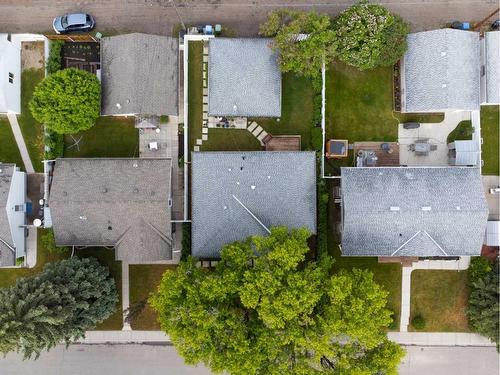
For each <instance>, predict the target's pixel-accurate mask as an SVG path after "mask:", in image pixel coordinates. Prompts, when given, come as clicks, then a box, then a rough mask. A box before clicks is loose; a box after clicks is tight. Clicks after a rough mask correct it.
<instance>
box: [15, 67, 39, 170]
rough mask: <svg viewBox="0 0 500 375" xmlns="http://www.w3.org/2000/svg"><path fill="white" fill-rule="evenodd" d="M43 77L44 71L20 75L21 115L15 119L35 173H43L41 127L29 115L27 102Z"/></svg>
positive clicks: (23, 72) (24, 72)
mask: <svg viewBox="0 0 500 375" xmlns="http://www.w3.org/2000/svg"><path fill="white" fill-rule="evenodd" d="M44 77H45V71H44V69H43V68H42V69H33V68H32V69H27V70H23V71H22V73H21V114H20V115H19V116H18V117H17V119H18V122H19V126H20V127H21V132H22V133H23V138H24V142H26V147H27V148H28V153H29V155H30V158H31V162H32V163H33V167H34V168H35V171H36V172H43V164H42V160H43V153H44V139H43V126H42V125H40V124H39V123H38V122H37V121H36V120H35V119H34V118H33V116H32V115H31V111H30V109H29V106H28V104H29V102H30V100H31V97H32V96H33V91H34V90H35V86H36V85H37V84H38V83H39V82H40V81H42V80H43V78H44Z"/></svg>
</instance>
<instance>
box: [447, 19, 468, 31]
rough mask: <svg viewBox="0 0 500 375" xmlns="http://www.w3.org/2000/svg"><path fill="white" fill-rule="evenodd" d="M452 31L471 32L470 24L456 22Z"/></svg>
mask: <svg viewBox="0 0 500 375" xmlns="http://www.w3.org/2000/svg"><path fill="white" fill-rule="evenodd" d="M451 28H452V29H458V30H470V22H462V21H454V22H452V23H451Z"/></svg>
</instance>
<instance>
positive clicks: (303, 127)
mask: <svg viewBox="0 0 500 375" xmlns="http://www.w3.org/2000/svg"><path fill="white" fill-rule="evenodd" d="M281 91H282V97H281V118H280V120H279V121H278V120H277V119H274V118H256V119H253V120H255V121H256V122H257V123H258V124H259V125H261V126H262V127H263V128H264V129H265V130H266V131H267V132H268V133H271V134H273V135H287V134H291V135H300V136H302V138H301V144H302V149H303V150H313V149H314V147H313V145H312V143H311V130H312V121H313V111H314V108H313V98H314V90H313V88H312V84H311V81H310V80H309V79H308V78H305V77H300V76H298V75H295V74H292V73H285V74H283V75H282V81H281ZM249 120H250V121H251V120H252V119H249ZM209 138H210V137H209Z"/></svg>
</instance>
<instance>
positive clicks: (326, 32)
mask: <svg viewBox="0 0 500 375" xmlns="http://www.w3.org/2000/svg"><path fill="white" fill-rule="evenodd" d="M260 32H261V34H262V35H265V36H268V37H274V44H273V49H274V51H275V52H276V53H277V54H278V56H279V63H280V66H281V70H282V71H283V72H295V73H298V74H302V75H305V76H309V77H316V76H319V74H320V73H321V67H322V65H323V59H325V61H327V62H329V61H331V60H332V59H333V56H334V55H335V50H336V46H337V41H336V37H335V32H334V31H333V29H332V28H331V25H330V18H329V17H328V16H327V15H318V14H317V13H315V12H310V13H305V12H297V11H294V10H290V9H279V10H276V11H274V12H271V13H270V14H269V16H268V19H267V21H266V23H264V24H263V25H261V27H260Z"/></svg>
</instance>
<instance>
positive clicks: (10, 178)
mask: <svg viewBox="0 0 500 375" xmlns="http://www.w3.org/2000/svg"><path fill="white" fill-rule="evenodd" d="M25 225H26V173H25V172H21V171H20V170H19V168H18V167H16V166H15V164H3V163H0V267H8V266H15V265H16V260H17V259H19V258H21V257H24V256H25V255H26V233H25V230H26V227H25Z"/></svg>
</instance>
